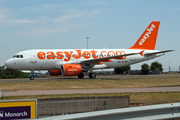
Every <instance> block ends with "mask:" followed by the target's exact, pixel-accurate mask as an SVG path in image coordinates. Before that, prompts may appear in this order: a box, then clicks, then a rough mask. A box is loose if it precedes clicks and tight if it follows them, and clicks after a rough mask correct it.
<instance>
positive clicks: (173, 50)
mask: <svg viewBox="0 0 180 120" xmlns="http://www.w3.org/2000/svg"><path fill="white" fill-rule="evenodd" d="M171 51H174V50H164V51H158V52H153V53H145V54H144V55H154V54H159V53H166V52H171Z"/></svg>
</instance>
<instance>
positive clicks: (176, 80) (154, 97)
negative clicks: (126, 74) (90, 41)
mask: <svg viewBox="0 0 180 120" xmlns="http://www.w3.org/2000/svg"><path fill="white" fill-rule="evenodd" d="M171 86H180V77H160V78H118V79H70V80H50V81H26V82H1V83H0V88H1V90H10V91H11V90H70V89H105V88H139V87H171ZM119 95H130V100H131V106H142V105H143V106H144V105H154V104H164V103H174V102H180V92H165V93H163V92H158V93H109V94H66V95H43V94H42V95H36V96H2V98H0V100H11V99H42V98H65V97H90V96H119Z"/></svg>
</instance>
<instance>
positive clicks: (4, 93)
mask: <svg viewBox="0 0 180 120" xmlns="http://www.w3.org/2000/svg"><path fill="white" fill-rule="evenodd" d="M124 92H180V87H152V88H117V89H81V90H79V89H78V90H18V91H3V90H2V91H1V95H2V96H25V95H62V94H86V93H124Z"/></svg>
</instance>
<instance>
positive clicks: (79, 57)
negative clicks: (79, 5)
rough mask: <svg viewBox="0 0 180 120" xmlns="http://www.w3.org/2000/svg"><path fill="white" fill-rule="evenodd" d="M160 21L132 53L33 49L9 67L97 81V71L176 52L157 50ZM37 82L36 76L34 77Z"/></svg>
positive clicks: (101, 50) (115, 50) (136, 45)
mask: <svg viewBox="0 0 180 120" xmlns="http://www.w3.org/2000/svg"><path fill="white" fill-rule="evenodd" d="M159 24H160V21H152V22H151V23H150V25H149V26H148V27H147V29H146V30H145V31H144V33H143V34H142V35H141V36H140V38H139V39H138V40H137V42H136V43H135V44H134V46H132V47H130V48H128V49H35V50H34V49H33V50H26V51H22V52H19V53H17V54H15V55H14V56H13V57H12V58H10V59H8V60H7V61H6V63H5V65H6V66H7V67H8V68H11V69H17V70H31V71H32V73H33V71H35V70H48V71H49V73H50V75H53V76H55V75H63V76H74V75H77V76H78V78H83V77H84V74H83V72H89V78H96V74H95V73H93V70H96V69H107V68H118V67H123V66H127V65H131V64H135V63H139V62H142V61H146V60H149V59H153V58H156V57H159V56H162V55H164V53H165V52H170V51H173V50H165V51H157V50H154V49H155V45H156V39H157V34H158V29H159ZM30 79H31V80H33V79H34V76H33V74H32V76H30Z"/></svg>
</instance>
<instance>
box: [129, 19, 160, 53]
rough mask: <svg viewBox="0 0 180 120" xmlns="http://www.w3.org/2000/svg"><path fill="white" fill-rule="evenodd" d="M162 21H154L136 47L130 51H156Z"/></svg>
mask: <svg viewBox="0 0 180 120" xmlns="http://www.w3.org/2000/svg"><path fill="white" fill-rule="evenodd" d="M159 24H160V21H152V22H151V24H150V25H149V26H148V27H147V28H146V30H145V31H144V33H143V34H142V35H141V37H140V38H139V39H138V40H137V42H136V43H135V44H134V46H132V47H130V48H129V49H143V50H154V49H155V46H156V39H157V34H158V29H159Z"/></svg>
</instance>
